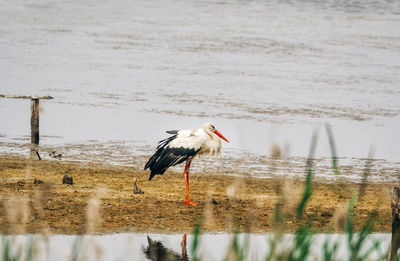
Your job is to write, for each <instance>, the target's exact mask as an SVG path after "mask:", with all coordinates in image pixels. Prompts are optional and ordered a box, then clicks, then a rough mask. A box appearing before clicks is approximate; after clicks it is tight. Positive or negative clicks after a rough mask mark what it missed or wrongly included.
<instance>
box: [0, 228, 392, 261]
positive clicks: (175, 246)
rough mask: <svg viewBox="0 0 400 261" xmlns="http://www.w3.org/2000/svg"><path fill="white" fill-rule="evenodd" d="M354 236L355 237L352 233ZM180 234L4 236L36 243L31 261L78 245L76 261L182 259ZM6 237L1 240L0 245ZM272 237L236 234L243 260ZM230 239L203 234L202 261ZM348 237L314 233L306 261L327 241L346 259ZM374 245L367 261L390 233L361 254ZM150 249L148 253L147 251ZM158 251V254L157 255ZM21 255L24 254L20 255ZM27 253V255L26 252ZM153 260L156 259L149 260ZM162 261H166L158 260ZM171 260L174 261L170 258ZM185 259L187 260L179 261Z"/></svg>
mask: <svg viewBox="0 0 400 261" xmlns="http://www.w3.org/2000/svg"><path fill="white" fill-rule="evenodd" d="M355 237H357V234H355ZM149 238H150V240H151V241H152V242H153V243H155V242H158V243H159V244H158V246H157V247H158V249H156V248H154V247H155V244H152V245H153V248H152V249H151V250H150V249H149V246H150V243H149ZM182 238H183V235H182V234H135V233H121V234H110V235H97V236H91V235H84V236H76V235H74V236H70V235H50V236H40V235H18V236H7V239H8V240H10V242H11V243H12V250H13V251H12V252H13V253H16V252H17V251H18V249H23V250H25V251H26V249H27V246H28V245H29V240H33V242H35V247H36V253H35V256H34V258H33V260H71V257H72V255H73V253H74V251H73V250H72V249H73V247H74V244H75V245H76V244H77V245H78V246H79V248H77V251H76V252H75V253H77V255H76V257H77V258H78V259H79V260H149V259H148V257H147V256H146V251H148V252H150V251H153V253H160V252H163V253H166V252H167V251H168V252H169V253H170V254H173V255H174V256H175V257H176V258H179V257H182V246H181V242H182ZM4 239H5V238H4V237H3V238H0V243H1V242H2V240H4ZM272 239H273V235H272V234H265V235H262V234H239V236H238V242H239V244H240V245H241V246H244V245H245V240H248V249H247V250H248V252H247V253H248V255H247V256H246V260H265V258H266V256H267V254H268V253H269V250H270V243H269V242H270V240H272ZM232 240H233V235H232V234H227V233H220V234H204V235H201V237H200V245H199V249H198V251H199V256H200V257H202V258H201V260H216V261H217V260H225V258H226V256H227V252H228V250H229V249H230V247H231V244H232ZM347 240H348V237H347V235H345V234H316V235H314V236H313V238H312V246H313V247H312V248H311V253H310V259H309V260H321V259H322V253H323V244H324V243H325V241H329V244H331V245H332V244H333V243H334V242H337V243H338V250H337V252H336V255H335V257H336V259H335V260H346V259H347V258H348V256H349V249H348V245H347ZM375 242H379V247H378V248H377V249H375V250H374V251H372V252H371V253H370V255H369V259H368V260H377V259H378V257H380V256H382V255H383V254H385V253H387V251H388V250H389V248H390V243H391V234H383V233H382V234H371V235H369V237H368V238H367V239H366V242H365V243H364V244H363V248H362V249H361V253H360V254H363V253H365V252H366V251H367V250H368V249H370V248H371V247H372V245H373V244H374V243H375ZM192 243H193V236H192V235H188V236H187V242H186V244H187V246H186V251H187V252H186V254H187V257H188V258H189V260H190V258H191V257H193V252H192V249H191V246H192ZM293 243H294V242H293V235H289V234H285V235H283V238H282V241H281V242H280V244H279V245H278V247H277V249H278V251H279V252H284V251H285V250H286V251H287V250H288V249H290V248H291V247H292V246H293ZM149 250H150V251H149ZM157 250H158V252H157ZM23 253H24V252H23ZM25 253H26V252H25ZM151 260H156V259H151ZM158 260H165V259H161V258H160V259H158ZM172 260H174V259H172ZM178 260H186V259H178Z"/></svg>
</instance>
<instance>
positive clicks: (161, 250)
mask: <svg viewBox="0 0 400 261" xmlns="http://www.w3.org/2000/svg"><path fill="white" fill-rule="evenodd" d="M147 242H148V243H149V246H148V247H147V248H143V253H144V254H145V256H146V257H147V258H148V259H149V260H152V261H156V260H157V261H159V260H161V261H169V260H179V261H188V260H189V258H188V256H187V251H186V234H184V235H183V237H182V241H181V247H182V252H181V253H180V254H179V253H177V252H175V251H173V250H171V249H168V248H166V247H165V246H164V245H163V243H162V242H161V241H155V240H152V239H151V238H150V237H149V236H147Z"/></svg>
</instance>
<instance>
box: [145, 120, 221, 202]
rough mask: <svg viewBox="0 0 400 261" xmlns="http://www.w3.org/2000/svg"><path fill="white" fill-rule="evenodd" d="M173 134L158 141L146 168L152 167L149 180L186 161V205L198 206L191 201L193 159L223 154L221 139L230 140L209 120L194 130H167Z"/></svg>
mask: <svg viewBox="0 0 400 261" xmlns="http://www.w3.org/2000/svg"><path fill="white" fill-rule="evenodd" d="M167 133H168V134H171V135H172V136H170V137H168V138H166V139H163V140H161V141H159V142H158V146H157V150H156V152H155V153H154V154H153V155H152V156H151V157H150V159H149V160H148V162H147V163H146V165H145V167H144V169H145V170H146V169H150V176H149V181H150V180H151V179H152V178H153V177H154V176H155V175H162V174H164V172H165V171H166V170H167V169H168V168H169V167H171V166H175V165H178V164H180V163H182V162H184V161H186V165H185V170H184V172H183V176H184V177H185V184H186V201H185V204H186V205H191V206H196V204H197V203H195V202H192V201H190V193H189V170H190V164H191V162H192V160H193V159H194V158H195V157H196V156H200V155H208V156H212V157H214V156H218V155H220V154H221V140H220V138H221V139H223V140H224V141H226V142H228V143H229V141H228V140H227V139H226V138H225V137H224V136H223V135H222V134H221V133H220V132H219V131H217V130H216V129H215V127H214V125H212V124H211V123H210V122H207V123H205V124H204V125H203V127H202V128H198V129H192V130H171V131H167Z"/></svg>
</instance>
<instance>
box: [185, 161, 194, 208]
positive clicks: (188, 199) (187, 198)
mask: <svg viewBox="0 0 400 261" xmlns="http://www.w3.org/2000/svg"><path fill="white" fill-rule="evenodd" d="M190 162H191V161H189V162H187V163H186V166H185V172H184V173H183V174H184V175H185V183H186V201H185V204H186V205H191V206H196V205H197V203H194V202H192V201H190V195H189V169H190Z"/></svg>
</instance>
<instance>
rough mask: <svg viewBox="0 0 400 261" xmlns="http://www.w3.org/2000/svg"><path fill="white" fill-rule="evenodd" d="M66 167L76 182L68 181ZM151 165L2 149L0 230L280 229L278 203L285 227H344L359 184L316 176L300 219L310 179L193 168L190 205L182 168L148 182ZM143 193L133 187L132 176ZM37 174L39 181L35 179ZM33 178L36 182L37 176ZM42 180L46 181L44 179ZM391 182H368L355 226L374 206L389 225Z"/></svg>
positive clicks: (377, 224)
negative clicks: (12, 153) (32, 156)
mask: <svg viewBox="0 0 400 261" xmlns="http://www.w3.org/2000/svg"><path fill="white" fill-rule="evenodd" d="M65 174H68V175H69V176H71V177H72V178H73V185H68V184H62V180H63V177H64V175H65ZM148 176H149V173H148V171H142V170H138V169H135V168H132V167H119V166H106V165H104V166H99V165H95V164H90V163H77V162H65V161H59V160H53V161H44V160H42V161H38V160H35V161H31V160H29V159H25V158H19V157H6V156H0V181H1V182H0V229H2V230H3V231H7V232H9V233H26V232H29V233H46V232H50V233H63V234H80V233H86V232H90V233H112V232H123V231H133V232H155V233H160V232H189V231H192V230H193V227H194V225H195V224H196V223H201V224H202V229H203V230H204V231H208V232H211V231H232V230H237V231H247V232H256V233H258V232H266V231H271V230H273V229H276V228H277V227H278V225H277V224H276V223H275V222H274V217H275V213H276V211H275V209H276V206H277V203H279V204H278V205H279V206H282V208H283V212H284V214H283V215H284V222H283V228H284V229H283V230H284V231H285V232H293V231H294V230H296V229H297V228H298V227H299V226H300V225H303V224H306V223H309V222H310V223H311V226H312V228H313V229H315V230H316V231H319V232H335V231H336V232H337V231H341V230H342V229H343V225H344V223H345V221H346V211H347V206H348V203H349V201H350V199H351V198H352V197H353V196H354V195H355V194H356V192H357V191H358V190H359V188H360V185H359V184H357V183H352V182H349V181H335V182H329V183H328V182H321V181H319V182H313V184H312V187H313V193H312V196H311V198H310V200H309V202H308V203H307V206H306V210H305V214H304V216H303V218H302V219H299V220H297V219H296V206H297V204H298V202H299V199H300V197H301V195H302V192H303V184H304V181H302V180H296V179H282V180H278V179H259V178H250V177H247V178H243V177H242V178H241V177H233V176H227V175H223V174H218V173H215V174H209V173H208V174H203V173H191V174H190V185H191V187H190V188H191V197H192V198H191V199H192V201H194V202H198V205H197V206H196V207H192V206H186V205H185V204H184V203H183V202H184V200H185V182H184V178H183V177H182V173H173V172H167V173H166V174H165V175H163V176H156V177H155V178H154V179H153V180H152V181H150V182H149V181H148ZM134 178H136V180H137V185H138V187H139V188H140V189H141V190H142V191H143V192H144V194H134V193H133V191H134V186H133V179H134ZM35 179H36V181H35ZM34 181H35V182H34ZM41 181H42V182H41ZM390 191H391V185H390V184H368V185H367V186H366V188H365V193H364V194H362V196H361V197H360V198H359V200H358V202H357V203H356V205H355V207H354V214H355V215H354V221H355V223H356V226H355V227H356V229H360V227H361V225H362V224H363V223H364V222H365V221H366V219H367V218H368V217H369V216H370V215H371V214H372V213H374V212H375V211H376V216H374V218H373V220H374V230H375V231H377V232H389V231H391V209H390Z"/></svg>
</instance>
